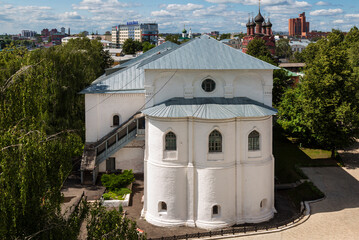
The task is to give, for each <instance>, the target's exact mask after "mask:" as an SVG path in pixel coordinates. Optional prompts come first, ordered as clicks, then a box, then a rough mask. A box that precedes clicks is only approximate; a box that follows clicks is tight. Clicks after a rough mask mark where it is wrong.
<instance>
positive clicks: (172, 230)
mask: <svg viewBox="0 0 359 240" xmlns="http://www.w3.org/2000/svg"><path fill="white" fill-rule="evenodd" d="M132 191H133V196H132V199H131V202H130V206H129V207H124V210H126V211H127V217H129V218H131V219H133V220H135V221H136V222H137V225H138V228H140V229H141V230H143V231H145V232H146V234H147V238H158V237H166V236H174V235H182V234H186V233H188V234H189V233H197V232H207V230H204V229H200V228H192V227H157V226H153V225H151V224H149V223H148V222H146V220H144V219H141V218H140V214H141V210H142V208H143V203H141V198H142V196H143V175H136V181H135V183H134V184H133V189H132ZM275 196H276V205H275V207H276V210H277V212H278V213H277V214H275V217H274V218H273V219H272V220H270V221H269V222H266V223H262V224H258V226H259V225H263V224H268V223H270V224H275V223H278V222H281V221H283V220H287V219H289V218H291V217H293V216H294V215H295V214H296V213H297V210H296V209H295V207H294V205H293V204H292V202H291V201H290V200H289V199H288V197H287V195H286V193H285V191H277V192H276V194H275Z"/></svg>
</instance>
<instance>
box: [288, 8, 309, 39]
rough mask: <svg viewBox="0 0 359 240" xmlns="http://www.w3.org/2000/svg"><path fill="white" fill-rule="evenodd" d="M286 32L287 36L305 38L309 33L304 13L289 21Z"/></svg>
mask: <svg viewBox="0 0 359 240" xmlns="http://www.w3.org/2000/svg"><path fill="white" fill-rule="evenodd" d="M288 30H289V36H301V37H306V36H307V34H308V33H309V22H307V21H306V19H305V12H303V13H301V14H299V18H291V19H289V21H288Z"/></svg>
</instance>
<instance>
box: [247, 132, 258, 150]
mask: <svg viewBox="0 0 359 240" xmlns="http://www.w3.org/2000/svg"><path fill="white" fill-rule="evenodd" d="M248 150H249V151H256V150H259V132H257V131H256V130H254V131H252V132H251V133H250V134H249V135H248Z"/></svg>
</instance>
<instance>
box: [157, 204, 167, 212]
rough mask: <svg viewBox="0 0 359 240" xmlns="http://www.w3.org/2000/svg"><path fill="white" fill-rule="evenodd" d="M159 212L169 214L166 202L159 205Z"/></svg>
mask: <svg viewBox="0 0 359 240" xmlns="http://www.w3.org/2000/svg"><path fill="white" fill-rule="evenodd" d="M158 211H159V212H167V204H166V203H165V202H159V203H158Z"/></svg>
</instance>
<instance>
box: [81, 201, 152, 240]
mask: <svg viewBox="0 0 359 240" xmlns="http://www.w3.org/2000/svg"><path fill="white" fill-rule="evenodd" d="M87 222H88V224H87V231H88V237H87V239H89V240H94V239H96V240H98V239H104V240H105V239H106V240H112V239H113V240H117V239H120V240H131V239H133V240H141V239H146V236H145V235H141V234H140V233H139V232H138V231H137V228H136V223H135V222H133V221H131V220H130V219H128V218H126V217H125V215H124V213H123V211H122V208H121V207H120V209H119V210H116V209H114V210H110V211H107V210H106V208H105V207H103V206H101V205H95V206H94V207H93V208H91V210H90V216H89V217H88V221H87Z"/></svg>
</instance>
